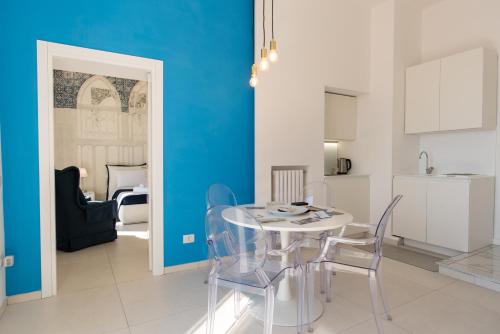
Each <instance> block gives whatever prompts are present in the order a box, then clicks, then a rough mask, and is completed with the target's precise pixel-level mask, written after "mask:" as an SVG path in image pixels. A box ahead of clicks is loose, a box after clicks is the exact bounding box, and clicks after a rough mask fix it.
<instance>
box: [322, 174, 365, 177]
mask: <svg viewBox="0 0 500 334" xmlns="http://www.w3.org/2000/svg"><path fill="white" fill-rule="evenodd" d="M325 177H370V175H368V174H332V175H325Z"/></svg>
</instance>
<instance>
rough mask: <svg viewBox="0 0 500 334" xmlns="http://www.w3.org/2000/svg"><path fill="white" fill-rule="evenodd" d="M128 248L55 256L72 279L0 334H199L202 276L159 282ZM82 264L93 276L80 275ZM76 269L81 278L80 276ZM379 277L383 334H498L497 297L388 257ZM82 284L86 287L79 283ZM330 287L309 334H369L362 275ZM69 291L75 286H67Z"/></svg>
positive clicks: (248, 327)
mask: <svg viewBox="0 0 500 334" xmlns="http://www.w3.org/2000/svg"><path fill="white" fill-rule="evenodd" d="M127 244H128V245H133V247H136V248H135V249H136V251H137V252H139V253H140V252H145V250H144V248H141V246H140V244H141V243H140V239H137V240H135V238H134V237H130V239H129V238H120V240H119V241H118V242H117V243H116V244H114V245H111V244H110V245H106V246H99V247H94V248H92V249H89V250H88V251H87V252H84V253H81V254H82V256H81V258H80V259H78V260H77V259H70V258H69V257H68V258H64V257H63V258H60V261H61V263H67V264H72V263H77V261H81V262H79V263H80V264H81V266H71V265H68V266H67V269H66V270H67V272H68V273H71V274H70V275H68V276H67V279H66V281H65V282H66V283H65V285H62V286H61V290H62V293H60V294H59V295H58V296H57V297H55V298H51V299H46V300H42V301H35V302H28V303H23V304H16V305H10V306H8V307H7V310H6V312H5V314H4V316H3V318H2V319H0V333H2V334H3V333H9V334H17V333H26V334H27V333H41V334H44V333H51V334H57V333H72V334H79V333H86V334H92V333H108V334H156V333H162V334H164V333H169V334H181V333H189V334H204V333H205V332H204V320H205V316H206V299H207V286H206V285H204V284H203V280H204V276H205V274H206V272H205V271H204V270H195V271H186V272H180V273H175V274H168V275H164V276H162V277H152V276H149V275H143V274H144V273H143V274H138V273H134V271H136V270H137V272H142V268H143V267H141V266H139V264H137V263H135V260H131V262H129V263H127V261H126V259H125V258H124V257H126V256H125V255H124V254H121V253H120V250H121V249H124V252H126V249H128V251H130V253H129V254H130V256H131V259H133V258H134V256H135V255H137V254H135V253H134V252H133V251H132V250H131V249H132V247H130V248H129V247H125V246H127ZM132 253H134V254H135V255H134V254H132ZM146 254H147V253H146ZM105 258H107V259H108V262H109V265H110V267H111V275H112V276H113V279H112V280H111V281H110V278H109V271H110V270H109V269H108V268H107V267H106V266H105V265H102V266H99V267H98V266H97V265H96V264H95V263H94V261H93V259H101V260H103V259H105ZM143 259H144V258H143ZM103 261H104V260H103ZM82 267H83V268H84V269H85V268H86V269H87V270H88V271H92V274H88V273H85V270H84V269H82V270H81V271H79V270H80V269H79V268H82ZM96 267H98V269H96ZM75 268H77V269H75ZM115 268H118V269H115ZM76 272H80V274H81V275H83V276H84V278H78V277H77V276H79V275H77V274H76ZM383 275H384V278H385V286H386V291H387V295H388V301H389V304H390V307H391V309H392V311H391V312H392V313H393V318H394V320H393V321H392V322H388V321H384V326H385V329H386V331H385V332H386V333H389V334H391V333H426V334H428V333H443V334H445V333H446V334H447V333H458V334H460V333H478V334H479V333H481V334H487V333H498V332H499V331H498V328H500V293H497V292H494V291H491V290H487V289H483V288H480V287H477V286H474V285H471V284H469V283H466V282H462V281H455V280H454V279H452V278H450V277H447V276H444V275H441V274H438V273H432V272H428V271H425V270H422V269H419V268H416V267H411V266H408V265H406V264H403V263H400V262H396V261H393V260H390V259H384V260H383ZM82 282H83V283H85V284H84V285H83V286H85V288H82V285H79V284H80V283H82ZM77 283H78V284H77ZM83 283H82V284H83ZM334 284H335V285H334V293H335V296H334V299H333V301H332V303H330V304H326V306H327V307H326V311H325V314H324V315H323V317H322V318H321V319H320V320H319V321H318V322H317V323H315V326H314V327H315V333H317V334H323V333H325V334H326V333H344V334H348V333H349V334H355V333H375V325H374V321H373V318H372V316H371V311H370V306H369V293H368V284H367V280H366V278H364V277H361V276H356V275H353V274H343V273H339V274H338V275H337V277H336V278H335V279H334ZM75 286H79V289H72V287H75ZM228 297H230V296H228V295H227V292H226V294H225V295H224V294H222V296H221V298H220V309H219V311H218V313H217V318H216V326H218V328H220V327H221V326H223V325H227V324H228V321H229V324H230V323H231V322H232V319H233V317H232V309H233V308H232V300H231V299H230V298H228ZM220 332H221V331H219V333H220ZM261 332H262V325H261V324H260V323H259V322H257V321H256V320H254V319H253V318H252V317H251V315H249V314H246V315H245V316H243V318H242V319H241V320H240V321H239V322H238V323H237V324H236V325H235V327H233V329H232V330H231V331H230V333H231V334H244V333H249V334H250V333H251V334H253V333H261ZM274 333H277V334H286V333H290V334H292V333H295V329H293V328H283V327H275V328H274Z"/></svg>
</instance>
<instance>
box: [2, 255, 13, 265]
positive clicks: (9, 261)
mask: <svg viewBox="0 0 500 334" xmlns="http://www.w3.org/2000/svg"><path fill="white" fill-rule="evenodd" d="M2 265H3V266H4V267H5V268H8V267H12V266H13V265H14V256H13V255H9V256H6V257H5V258H4V259H3V261H2Z"/></svg>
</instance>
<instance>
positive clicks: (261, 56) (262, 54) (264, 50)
mask: <svg viewBox="0 0 500 334" xmlns="http://www.w3.org/2000/svg"><path fill="white" fill-rule="evenodd" d="M260 58H267V49H266V48H262V49H260Z"/></svg>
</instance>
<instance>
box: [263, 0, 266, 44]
mask: <svg viewBox="0 0 500 334" xmlns="http://www.w3.org/2000/svg"><path fill="white" fill-rule="evenodd" d="M262 30H263V31H264V41H263V42H262V46H263V47H266V0H262Z"/></svg>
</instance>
